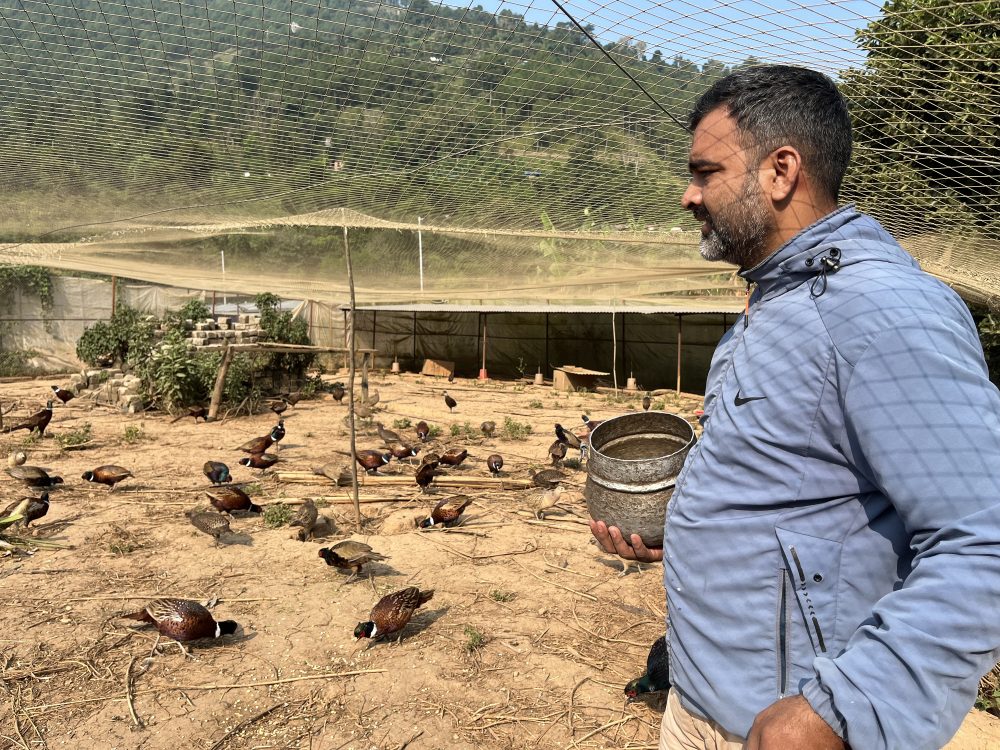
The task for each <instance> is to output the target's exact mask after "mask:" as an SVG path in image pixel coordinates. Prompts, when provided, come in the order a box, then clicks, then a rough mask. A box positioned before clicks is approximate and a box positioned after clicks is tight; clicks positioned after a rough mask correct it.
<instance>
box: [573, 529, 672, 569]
mask: <svg viewBox="0 0 1000 750" xmlns="http://www.w3.org/2000/svg"><path fill="white" fill-rule="evenodd" d="M590 533H591V534H593V535H594V538H595V539H597V543H598V544H600V545H601V548H602V549H603V550H604V551H605V552H608V553H610V554H612V555H618V557H621V558H623V559H625V560H636V561H637V562H644V563H651V562H660V561H661V560H662V559H663V549H662V548H658V547H654V548H652V549H650V548H649V547H647V546H646V545H645V544H643V543H642V537H640V536H639V535H638V534H633V535H632V543H631V544H629V543H628V542H626V541H625V539H624V537H622V532H621V529H619V528H618V527H617V526H611V527H609V526H608V525H607V524H606V523H604V521H591V522H590Z"/></svg>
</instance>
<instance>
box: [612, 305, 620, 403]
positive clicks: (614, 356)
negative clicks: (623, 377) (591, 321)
mask: <svg viewBox="0 0 1000 750" xmlns="http://www.w3.org/2000/svg"><path fill="white" fill-rule="evenodd" d="M611 372H612V374H613V375H614V378H615V395H616V396H617V395H618V333H617V332H616V331H615V311H614V309H612V310H611Z"/></svg>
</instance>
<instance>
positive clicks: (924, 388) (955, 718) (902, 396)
mask: <svg viewBox="0 0 1000 750" xmlns="http://www.w3.org/2000/svg"><path fill="white" fill-rule="evenodd" d="M841 399H842V403H843V408H844V415H845V431H846V440H847V443H848V446H849V448H850V450H851V452H852V453H853V455H854V456H855V460H856V463H857V468H858V469H859V470H860V471H861V472H862V473H864V474H865V475H866V476H867V477H868V478H869V479H870V480H871V481H873V482H874V483H875V485H876V486H877V487H879V488H880V489H881V491H882V492H883V493H884V494H885V496H886V497H887V498H888V499H889V501H890V502H891V503H892V505H893V507H894V508H895V509H896V511H897V512H898V514H899V516H900V519H901V521H902V523H903V525H904V527H905V529H906V531H907V532H908V534H909V535H910V540H909V543H910V547H911V549H912V551H913V553H914V565H913V567H912V570H911V571H910V572H909V574H908V575H906V577H905V579H904V580H903V581H902V582H901V584H900V585H899V586H898V587H897V588H896V589H895V590H893V591H892V592H891V593H889V594H887V595H886V596H884V597H882V598H881V599H880V600H879V601H878V602H876V604H875V605H874V607H873V608H872V617H871V618H870V619H869V620H868V622H867V624H865V625H863V626H862V627H860V628H859V629H858V630H857V631H856V632H855V633H854V634H853V635H852V636H851V638H850V639H849V640H848V642H847V646H846V648H845V650H844V652H843V653H841V654H840V655H839V656H837V657H836V658H833V659H829V658H817V659H816V660H815V661H814V668H815V671H816V677H815V679H813V680H811V681H810V682H808V683H806V684H805V685H804V686H803V690H802V693H803V695H804V697H805V698H806V700H808V701H809V703H810V705H811V706H812V707H813V708H814V710H816V711H817V713H819V715H820V716H822V717H823V718H824V719H825V720H826V721H827V723H829V724H830V725H831V726H832V727H833V728H834V729H835V730H836V731H837V732H838V733H839V734H840V735H841V736H842V737H843V738H845V739H846V740H847V742H848V743H849V744H851V745H852V746H853V747H854V748H855V750H861V749H862V748H865V749H867V748H879V749H882V748H906V749H908V750H920V748H928V750H930V749H931V748H940V747H941V746H942V745H944V744H945V743H946V742H947V741H948V740H949V739H950V738H951V737H952V735H953V734H954V733H955V732H956V731H957V730H958V727H959V725H960V724H961V722H962V720H963V718H964V717H965V715H966V713H967V712H968V711H969V709H970V708H971V707H972V705H973V702H974V701H975V697H976V690H977V687H978V683H979V679H980V677H981V676H982V675H983V674H985V673H986V672H987V671H989V670H990V669H991V668H992V667H993V665H994V664H995V663H996V662H997V660H998V658H1000V650H998V646H1000V395H998V392H997V389H996V388H995V387H994V386H993V384H992V383H991V382H990V381H989V377H988V374H987V370H986V365H985V362H984V360H983V355H982V349H981V348H980V345H979V339H978V336H977V335H976V332H975V330H974V327H973V326H972V323H971V320H968V319H967V320H961V319H959V317H958V316H953V317H951V318H934V319H929V318H928V317H927V316H924V317H922V318H910V319H907V320H904V321H900V322H897V323H896V324H895V325H894V326H893V327H891V328H889V329H888V330H885V331H883V332H882V333H881V334H880V335H879V336H878V337H877V338H876V339H875V340H874V341H873V342H872V344H871V345H870V346H869V347H868V348H867V349H866V350H865V353H864V355H863V356H862V357H861V358H860V360H859V361H858V362H857V363H856V365H855V367H854V371H853V373H852V375H851V377H850V382H849V384H848V386H847V388H846V390H845V391H844V392H843V393H842V395H841ZM845 585H846V583H845Z"/></svg>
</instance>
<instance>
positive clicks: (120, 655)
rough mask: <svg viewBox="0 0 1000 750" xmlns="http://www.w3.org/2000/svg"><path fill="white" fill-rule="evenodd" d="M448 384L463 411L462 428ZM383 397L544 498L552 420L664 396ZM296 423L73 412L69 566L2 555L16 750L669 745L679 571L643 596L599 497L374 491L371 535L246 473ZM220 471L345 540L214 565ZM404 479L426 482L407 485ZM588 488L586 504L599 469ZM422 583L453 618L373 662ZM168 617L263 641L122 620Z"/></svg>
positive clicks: (58, 519)
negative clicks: (670, 626)
mask: <svg viewBox="0 0 1000 750" xmlns="http://www.w3.org/2000/svg"><path fill="white" fill-rule="evenodd" d="M49 382H50V380H37V381H30V380H29V381H22V382H17V383H8V384H4V385H2V386H0V402H2V403H3V404H8V403H10V402H11V401H16V402H19V408H18V411H17V412H16V413H17V414H26V413H28V412H29V411H34V410H35V409H36V408H37V407H38V404H39V403H43V402H44V400H45V399H46V398H47V394H48V393H49V391H48V384H49ZM51 382H55V381H51ZM443 387H447V388H448V390H449V392H450V393H451V394H452V395H454V396H455V398H456V399H457V400H458V402H459V405H458V408H457V409H456V410H455V413H454V414H450V413H449V412H448V410H447V408H446V407H445V406H444V404H443V401H442V397H441V391H442V388H443ZM372 388H373V389H374V388H377V389H378V390H379V393H380V395H381V401H380V403H379V408H380V412H379V414H378V418H380V419H381V421H383V422H384V423H385V425H386V426H387V427H389V428H390V429H392V425H393V422H394V421H396V420H403V419H409V420H410V421H411V422H413V423H416V422H417V421H418V420H420V419H424V420H426V421H428V422H429V423H431V424H432V425H438V426H440V427H441V428H442V430H443V433H442V436H441V437H440V438H439V439H438V440H437V443H436V448H437V449H440V448H444V447H447V446H449V445H453V444H454V445H463V446H466V447H468V448H469V450H470V453H471V454H472V458H470V459H469V460H468V461H466V464H465V465H464V467H463V468H462V469H459V470H457V471H456V472H455V473H456V474H459V475H464V476H487V470H486V467H485V460H486V457H487V456H488V455H489V454H490V453H493V452H498V453H500V454H502V455H503V456H504V460H505V467H504V472H505V474H506V475H507V476H509V477H513V478H526V477H527V470H528V469H529V467H542V466H543V465H545V464H546V463H547V460H546V455H547V448H548V445H549V444H550V443H551V442H552V439H553V435H552V425H553V423H555V422H561V423H563V424H564V425H567V426H573V427H579V426H580V424H581V422H580V415H581V414H584V413H586V414H588V415H590V416H591V417H593V418H595V419H601V418H604V417H608V416H612V415H614V414H616V413H621V412H623V411H626V410H629V409H637V408H641V407H639V403H638V402H639V398H640V397H641V394H639V395H638V396H634V397H631V398H629V399H627V400H624V401H615V399H614V398H613V397H609V396H605V395H603V394H560V393H556V392H554V391H553V390H552V389H551V388H548V387H537V386H530V385H529V386H522V385H516V384H513V383H509V382H507V383H501V382H489V383H485V384H482V383H478V382H476V381H463V380H458V381H456V382H455V383H454V384H450V385H448V384H444V383H442V382H441V381H437V380H432V379H429V378H422V377H419V376H416V375H403V376H380V377H375V378H373V382H372ZM700 405H701V403H700V398H699V397H696V396H686V397H683V398H681V399H680V400H679V401H678V400H675V399H673V398H671V397H668V398H667V399H666V403H665V408H666V409H667V410H669V411H674V412H677V413H680V414H682V415H683V416H685V417H687V418H688V419H690V420H692V421H693V420H694V410H695V409H697V408H699V407H700ZM345 414H346V407H345V406H343V405H338V404H336V403H335V402H334V401H332V400H328V399H320V400H311V401H303V402H300V403H299V405H298V406H297V408H294V409H289V410H288V412H286V414H285V416H286V417H287V420H286V427H287V430H288V434H287V437H286V438H285V440H284V441H283V442H282V443H281V450H280V457H281V463H279V465H278V468H280V469H281V470H282V471H289V470H291V471H309V470H310V468H311V467H313V466H315V465H318V464H322V463H324V462H326V461H328V460H336V461H339V462H343V463H346V460H347V459H346V455H345V454H338V453H337V452H336V451H338V450H340V451H346V450H347V444H348V439H347V432H346V428H345V425H344V416H345ZM504 416H510V417H512V418H513V419H515V420H517V421H519V422H524V423H529V424H530V425H531V426H532V430H533V431H532V434H531V435H530V436H529V437H528V438H527V439H526V440H523V441H513V440H506V439H502V438H500V437H497V438H493V439H490V440H483V439H482V438H479V437H475V438H474V437H470V436H468V435H466V434H464V433H463V434H462V435H460V436H457V437H454V438H453V437H451V426H452V425H458V426H459V427H458V429H459V430H461V429H462V427H463V426H464V425H465V423H468V424H469V425H470V426H471V427H472V429H473V431H476V430H477V428H478V426H479V424H480V422H482V421H483V420H486V419H491V420H494V421H496V422H497V423H498V425H502V423H503V418H504ZM10 418H11V417H8V418H7V419H10ZM274 422H275V418H274V416H273V415H272V414H271V413H270V412H266V413H263V414H259V415H257V416H254V417H249V418H240V419H231V420H227V421H224V422H216V423H212V424H197V425H195V424H194V423H193V422H192V420H190V419H185V420H182V421H180V422H178V423H176V424H170V423H169V420H168V419H167V418H165V417H163V416H161V415H146V416H143V415H135V416H127V415H121V414H118V413H117V412H115V411H112V410H111V409H108V408H104V407H93V406H91V405H90V404H87V403H81V402H80V401H79V400H77V401H72V402H70V404H69V405H68V406H62V405H60V404H58V402H57V405H56V409H55V416H54V417H53V420H52V424H51V425H50V428H49V429H50V432H51V433H53V434H54V435H58V434H63V435H65V434H67V433H69V432H71V431H73V430H76V429H79V428H80V427H81V426H82V425H83V424H84V423H89V424H90V425H91V428H92V434H93V438H92V440H91V442H90V443H89V444H88V445H87V446H86V447H85V448H84V449H82V450H72V451H69V450H61V449H60V448H59V445H58V443H57V441H56V440H55V439H54V438H46V439H43V440H41V441H38V442H37V443H35V444H32V445H26V446H24V447H25V450H26V451H27V452H28V453H29V463H31V464H35V465H41V466H45V467H49V468H51V469H53V470H54V471H55V473H57V474H59V475H61V476H63V477H64V478H65V479H66V484H65V485H64V486H63V488H62V489H60V490H59V491H57V492H53V493H52V497H53V499H52V506H51V510H50V511H49V514H48V515H47V516H46V517H45V518H44V519H42V521H41V522H39V523H37V527H38V532H37V533H38V534H39V535H40V536H41V537H44V538H47V539H49V540H52V541H56V542H60V543H62V544H64V545H66V548H59V549H49V548H44V549H40V550H38V551H37V552H36V553H35V554H34V555H32V556H30V557H25V556H18V557H13V558H12V557H10V556H6V557H2V558H0V603H2V609H0V636H2V637H0V747H20V748H32V749H33V748H45V747H48V748H57V747H79V748H96V747H101V748H108V749H109V750H113V749H116V748H121V749H124V748H147V749H148V750H157V749H159V748H164V749H168V748H169V749H170V750H177V748H189V747H190V748H194V747H199V748H209V749H210V750H232V749H234V748H311V749H314V750H320V749H322V750H402V748H404V747H408V748H413V749H414V750H419V749H420V748H443V747H449V748H454V749H455V750H463V749H467V750H485V749H488V750H492V749H493V748H497V749H503V748H510V749H514V748H539V749H540V750H548V749H555V748H559V750H570V749H571V748H575V747H582V748H588V747H589V748H611V747H614V748H621V749H622V750H639V749H640V748H655V747H656V737H657V730H658V725H659V720H660V715H661V714H660V712H661V711H662V704H661V703H660V701H658V700H656V699H654V700H651V701H649V702H648V703H647V702H642V701H638V702H635V703H631V704H629V703H626V702H625V699H624V695H623V693H622V687H623V685H624V684H625V683H626V682H627V681H628V680H630V679H632V678H633V677H637V676H638V675H639V674H641V673H642V671H643V668H644V664H645V658H646V654H647V651H648V649H649V645H650V644H651V643H652V642H653V641H654V640H655V639H656V638H657V637H658V636H660V635H661V634H662V632H663V607H664V605H663V590H662V582H661V575H660V570H659V569H658V567H654V568H649V569H645V568H644V569H643V570H642V571H641V572H640V571H637V570H636V569H635V568H633V569H631V570H630V571H629V572H628V573H627V574H626V575H624V576H620V575H619V574H620V573H621V565H620V564H619V562H618V561H617V560H616V559H613V558H611V557H609V556H607V555H604V554H603V553H600V552H599V551H598V549H597V548H596V547H595V546H594V545H592V544H591V543H590V533H589V530H588V528H587V526H586V523H585V521H584V518H586V510H585V507H584V503H583V501H582V499H581V498H580V496H579V494H578V493H575V492H570V493H568V494H566V495H564V496H563V498H562V503H561V506H562V507H561V508H556V509H554V510H553V511H552V512H551V513H550V514H549V515H547V516H546V518H545V520H544V521H538V520H536V519H535V517H534V515H533V513H532V512H531V511H530V510H529V506H530V502H531V498H532V496H534V495H536V494H537V492H538V491H537V490H528V491H517V490H510V489H506V490H505V489H502V488H491V489H489V490H473V491H472V493H471V494H473V496H474V497H475V502H474V503H473V504H472V505H471V506H470V508H469V509H468V510H467V511H466V516H467V520H466V523H465V524H464V525H463V526H462V527H460V528H458V529H456V530H451V531H445V532H435V531H432V532H418V531H416V530H415V529H414V528H412V527H411V526H409V525H408V524H409V523H410V519H411V518H412V517H414V516H415V515H416V514H417V513H418V512H421V511H423V512H426V511H427V510H429V508H430V507H431V506H432V505H433V502H434V501H435V500H436V499H437V498H440V497H443V496H445V495H446V494H449V493H450V492H451V491H450V490H448V491H445V490H441V491H439V493H438V495H437V496H436V497H435V496H421V495H420V493H419V492H418V490H417V487H416V486H415V485H410V484H406V485H402V486H395V487H372V486H366V487H363V488H362V490H361V497H362V501H363V503H364V504H363V505H362V509H363V512H364V516H365V517H364V526H363V530H362V532H361V533H360V534H358V533H354V520H353V519H354V516H353V508H352V506H351V505H350V504H349V498H348V490H345V489H344V488H336V487H334V486H333V485H332V483H331V482H330V481H329V480H326V479H324V478H321V477H316V478H315V480H314V481H310V482H308V483H287V482H279V480H278V479H277V478H276V477H274V476H270V472H269V473H268V474H265V475H264V476H263V477H261V475H260V474H259V473H258V472H255V471H253V472H252V471H251V470H249V469H247V468H244V467H242V466H239V465H237V461H238V460H239V458H240V457H241V456H242V455H243V454H241V453H239V452H237V451H236V450H235V447H236V446H238V445H240V444H241V443H243V442H244V441H246V440H248V439H249V438H251V437H254V436H257V435H263V434H265V433H266V432H267V430H268V428H269V427H270V426H271V425H273V424H274ZM398 431H400V432H402V433H404V434H407V435H409V436H412V435H413V433H412V428H404V429H399V430H398ZM23 435H24V433H23V432H22V433H16V434H15V435H12V436H7V435H4V436H0V452H2V453H0V455H2V456H4V457H5V456H6V455H7V453H8V451H9V450H11V449H14V448H18V447H21V446H22V441H23ZM358 445H359V448H375V447H379V445H380V442H379V440H378V438H377V437H376V436H375V433H374V429H368V428H364V429H362V433H361V435H360V436H359V441H358ZM425 450H427V448H425ZM206 460H220V461H224V462H226V463H227V464H229V466H230V468H231V469H232V470H233V474H234V476H235V479H236V481H246V482H251V483H253V484H251V485H249V487H250V491H251V492H252V493H253V494H255V495H256V497H255V499H256V501H257V502H260V503H261V504H264V505H267V504H274V503H277V502H280V501H285V502H286V503H287V504H289V505H291V506H292V507H294V505H295V502H296V501H297V500H300V499H302V498H306V497H311V498H317V499H319V498H322V499H323V502H321V503H319V504H321V505H323V506H324V507H322V508H321V512H323V513H325V514H326V515H328V516H330V517H331V518H333V519H334V520H335V522H336V526H337V531H336V532H335V533H334V534H333V535H332V536H331V537H330V538H329V539H326V540H317V541H307V542H300V541H298V540H297V539H295V538H294V536H295V535H294V534H293V531H294V530H293V529H289V528H288V527H284V526H282V527H279V528H269V527H268V526H267V525H266V524H265V523H264V521H263V519H262V518H259V517H253V518H245V519H244V518H241V519H237V520H235V521H234V522H233V527H234V529H235V530H237V531H239V532H243V533H245V534H248V535H250V537H251V539H252V544H249V545H231V546H219V547H216V546H214V545H213V541H212V539H210V538H209V537H207V536H205V535H204V534H202V533H200V532H198V531H197V530H195V529H194V528H193V527H192V526H191V525H190V524H189V523H188V522H187V520H186V518H185V516H184V511H185V510H187V509H189V508H192V507H195V506H199V505H204V504H205V497H204V495H203V494H202V493H203V491H204V490H205V489H206V488H207V482H206V480H205V479H204V477H203V476H202V474H201V465H202V463H203V462H204V461H206ZM105 463H115V464H121V465H124V466H126V467H128V468H129V469H131V470H132V471H133V472H134V473H135V479H132V480H127V481H126V482H124V483H123V484H122V485H121V486H120V488H119V490H118V491H116V492H114V493H109V492H108V491H107V490H106V489H105V488H103V487H100V486H97V485H92V484H88V483H86V482H84V481H83V480H82V479H81V478H80V475H81V474H82V473H83V472H84V471H86V470H88V469H91V468H94V467H95V466H97V465H100V464H105ZM387 469H388V472H389V473H395V472H399V473H402V474H412V472H413V468H412V467H409V466H406V465H397V464H396V463H395V462H393V464H392V465H391V466H390V467H387ZM570 473H571V474H573V475H574V481H576V482H577V483H578V484H579V485H580V486H581V487H582V484H583V481H584V478H585V475H584V472H583V471H576V472H572V471H571V472H570ZM21 496H23V492H22V491H21V488H20V487H18V486H15V483H14V482H13V481H9V480H7V478H6V477H4V478H3V481H0V502H2V503H4V504H7V503H9V502H11V501H12V500H14V499H16V498H17V497H21ZM0 507H3V506H0ZM401 519H402V520H401ZM348 536H352V537H353V538H355V539H361V540H363V541H366V542H368V543H370V544H371V545H372V546H373V547H374V548H375V550H376V551H378V552H380V553H382V554H383V555H386V556H387V557H388V558H389V559H388V560H387V561H386V562H385V563H381V564H375V565H371V566H369V567H368V568H367V569H366V575H365V576H364V577H363V578H361V579H359V580H357V581H355V582H353V583H348V584H345V581H346V580H347V575H346V574H342V573H340V572H339V571H337V570H336V569H334V568H330V567H328V566H326V565H325V564H324V563H323V561H322V560H321V559H319V556H318V553H317V550H318V548H319V547H320V546H321V544H323V545H328V544H330V543H331V542H333V541H336V540H339V539H342V538H346V537H348ZM368 573H370V574H371V576H370V577H369V576H368V575H367V574H368ZM407 585H416V586H419V587H421V588H422V589H426V588H433V589H434V590H435V595H434V598H433V600H432V601H431V602H430V603H429V604H427V605H426V606H425V607H423V608H422V609H421V610H419V611H418V613H417V615H416V616H415V617H414V619H413V621H412V622H411V624H410V625H409V626H408V627H407V628H406V630H405V631H404V636H403V638H402V641H401V643H399V644H397V643H396V642H391V643H384V642H379V643H376V644H374V645H372V646H371V647H368V648H366V646H367V645H368V643H369V642H368V641H364V640H363V641H360V642H358V643H355V642H354V641H353V639H352V631H353V629H354V626H355V625H356V624H357V623H358V622H359V621H363V620H366V619H368V618H367V615H368V612H369V610H370V609H371V607H372V605H373V604H374V603H375V602H376V601H377V600H378V598H379V597H380V596H381V595H383V594H385V593H388V592H389V591H392V590H396V589H399V588H403V587H404V586H407ZM159 596H180V597H185V598H191V599H197V600H200V601H206V600H212V599H217V600H218V601H217V603H216V604H215V605H214V607H213V613H214V615H215V616H216V618H217V619H234V620H236V621H238V622H239V623H240V626H241V627H240V630H239V631H238V633H237V634H236V635H235V636H229V637H226V638H223V639H221V640H220V641H218V642H213V643H212V644H210V645H205V646H197V647H196V648H195V649H194V650H193V654H194V656H195V659H193V660H192V659H185V658H184V657H183V656H182V655H181V654H180V652H179V650H178V649H177V648H176V646H174V645H173V644H171V645H168V646H166V647H165V648H164V647H163V646H162V642H161V651H160V652H159V653H157V654H156V656H155V657H154V658H152V659H149V658H148V657H149V655H150V650H151V648H152V645H153V641H154V633H155V631H153V630H152V629H151V628H142V627H133V625H137V624H136V623H130V621H127V620H120V619H116V615H118V614H120V613H123V612H127V611H134V610H137V609H140V608H141V607H142V606H143V605H144V604H145V602H146V601H148V600H149V599H151V598H154V597H159ZM998 746H1000V721H997V720H996V719H994V718H993V717H991V716H989V715H987V714H984V713H981V712H975V711H974V712H973V713H972V714H970V716H969V718H968V719H967V721H966V723H965V725H963V729H962V731H961V732H960V734H959V736H958V737H957V738H956V740H955V741H953V742H952V743H951V744H950V745H949V746H948V747H949V748H951V750H975V749H984V750H985V748H994V747H998Z"/></svg>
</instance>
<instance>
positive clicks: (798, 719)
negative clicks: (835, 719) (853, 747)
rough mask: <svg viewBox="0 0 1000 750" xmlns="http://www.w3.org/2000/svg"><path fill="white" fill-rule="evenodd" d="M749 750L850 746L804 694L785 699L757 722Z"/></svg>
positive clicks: (821, 749) (824, 749) (816, 749)
mask: <svg viewBox="0 0 1000 750" xmlns="http://www.w3.org/2000/svg"><path fill="white" fill-rule="evenodd" d="M746 747H747V750H845V748H846V747H847V745H845V744H844V741H843V740H842V739H840V737H838V736H837V734H836V732H834V731H833V730H832V729H831V728H830V725H829V724H827V723H826V722H825V721H823V718H822V717H821V716H820V715H819V714H818V713H816V712H815V711H813V707H812V706H810V705H809V701H807V700H806V699H805V698H803V697H802V696H801V695H796V696H792V697H790V698H782V699H781V700H780V701H777V702H775V703H772V704H771V705H770V706H768V707H767V708H765V709H764V710H763V711H761V712H760V713H759V714H757V718H756V719H754V722H753V726H752V727H750V736H749V737H747V744H746Z"/></svg>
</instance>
